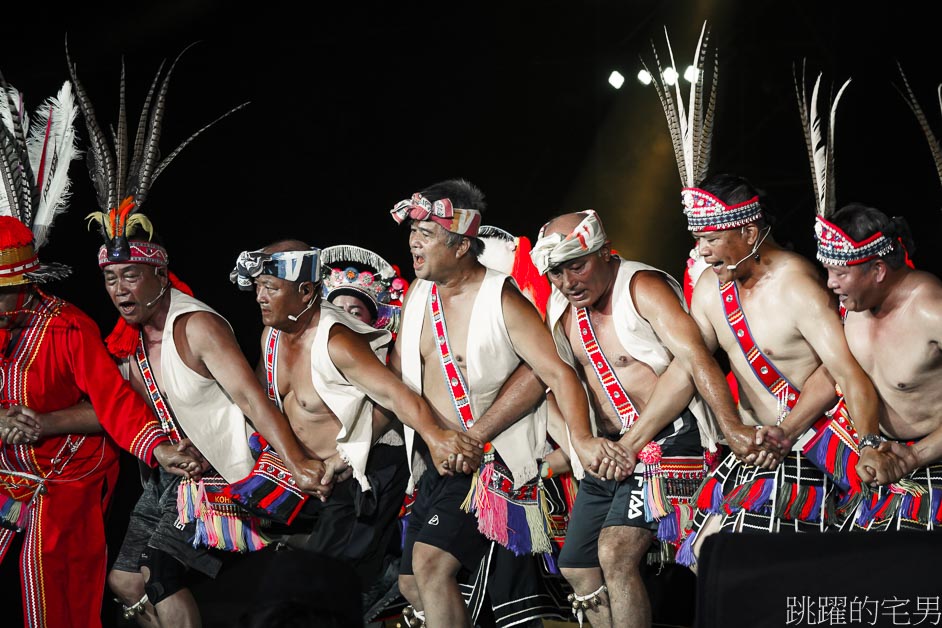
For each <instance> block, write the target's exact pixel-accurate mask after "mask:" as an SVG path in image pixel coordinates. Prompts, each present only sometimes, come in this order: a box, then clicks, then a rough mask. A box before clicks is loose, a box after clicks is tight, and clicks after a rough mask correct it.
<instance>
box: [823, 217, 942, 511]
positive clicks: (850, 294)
mask: <svg viewBox="0 0 942 628" xmlns="http://www.w3.org/2000/svg"><path fill="white" fill-rule="evenodd" d="M818 221H819V226H818V228H817V231H818V233H819V234H820V235H819V237H818V260H819V261H821V262H822V263H823V264H824V268H825V269H826V270H827V273H828V287H829V288H831V290H833V291H834V293H835V294H836V295H837V296H838V298H839V300H840V302H841V305H843V306H844V308H846V310H847V315H846V318H845V319H844V334H845V336H846V337H847V344H848V345H849V346H850V350H851V353H853V354H854V357H855V358H856V359H857V361H858V362H859V363H860V366H861V367H862V368H863V370H864V371H865V372H866V373H867V375H869V376H870V380H871V381H872V382H873V385H874V387H875V388H876V390H877V394H878V395H879V397H880V405H879V413H880V414H879V416H880V429H881V431H882V432H883V434H886V436H888V437H889V439H890V440H887V439H885V438H884V437H883V436H882V435H879V434H876V433H873V434H871V435H870V437H869V438H867V440H865V441H862V442H861V447H864V446H867V445H869V446H870V447H876V448H878V449H880V450H890V451H893V452H894V453H895V454H896V455H898V456H899V459H900V461H901V465H900V474H901V475H902V474H906V475H907V476H908V479H910V480H913V481H915V482H917V483H918V484H921V485H923V486H924V487H926V488H927V489H928V488H930V487H931V486H938V485H939V482H940V481H942V465H940V464H939V463H940V461H942V412H940V410H942V378H940V375H942V354H940V352H939V342H940V339H942V282H940V281H939V279H938V277H936V276H934V275H931V274H929V273H926V272H922V271H918V270H914V269H913V267H912V263H911V262H910V260H909V256H910V253H911V252H912V251H913V242H912V237H911V236H910V233H909V227H908V226H907V225H906V222H905V221H904V220H903V219H902V218H899V217H897V218H892V219H891V218H889V217H888V216H887V215H886V214H884V213H883V212H881V211H879V210H877V209H874V208H872V207H867V206H864V205H860V204H851V205H847V206H845V207H843V208H842V209H841V210H840V211H838V212H836V213H835V214H834V215H833V216H831V217H830V218H829V220H824V219H820V218H819V219H818ZM828 232H829V233H830V235H833V236H836V237H833V238H832V237H822V236H824V235H825V234H827V233H828ZM909 441H914V442H913V444H912V446H907V445H906V443H907V442H909ZM864 451H866V449H865V450H864ZM886 479H888V480H889V481H895V480H897V479H899V478H898V477H896V476H895V475H893V476H889V477H888V478H886ZM881 483H882V482H881ZM927 495H931V493H927ZM927 498H928V497H927ZM885 499H886V493H885V492H880V493H878V494H877V495H874V496H873V498H872V501H871V502H869V503H865V504H864V506H865V509H866V510H868V511H875V510H877V509H874V508H872V506H873V505H874V504H875V503H877V501H879V500H885ZM906 499H912V498H911V497H908V498H904V499H903V500H898V501H896V505H897V507H896V508H891V509H888V510H886V511H884V512H883V513H882V514H881V515H880V516H879V517H877V518H874V517H873V516H869V517H865V518H863V519H861V520H857V521H855V522H854V525H855V527H861V528H864V529H877V530H886V529H891V528H898V527H902V528H918V529H930V530H932V529H937V528H936V525H937V524H938V521H937V520H935V517H936V515H937V508H938V507H937V506H936V510H935V511H933V509H929V511H927V512H926V513H924V514H923V515H921V516H917V517H916V520H914V519H913V518H912V517H901V516H900V512H901V511H902V510H903V508H900V506H901V505H903V502H904V501H905V500H906ZM914 512H917V513H918V512H919V508H916V509H915V511H914Z"/></svg>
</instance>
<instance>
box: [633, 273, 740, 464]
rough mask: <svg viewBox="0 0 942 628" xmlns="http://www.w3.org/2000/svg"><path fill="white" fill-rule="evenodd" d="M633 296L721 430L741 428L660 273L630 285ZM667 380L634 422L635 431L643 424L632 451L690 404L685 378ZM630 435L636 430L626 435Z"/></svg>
mask: <svg viewBox="0 0 942 628" xmlns="http://www.w3.org/2000/svg"><path fill="white" fill-rule="evenodd" d="M631 295H632V299H633V300H634V303H635V307H636V308H637V309H638V313H639V314H641V316H642V317H644V319H645V320H647V321H648V322H649V323H650V324H651V327H652V328H653V329H654V331H655V333H657V335H658V338H660V339H661V342H663V343H664V346H665V347H667V349H668V351H670V352H671V353H672V354H673V356H674V359H673V361H672V362H671V366H674V365H675V364H676V365H678V366H679V367H680V368H682V369H683V370H684V371H686V373H687V375H689V378H690V379H692V380H693V382H694V384H695V385H696V390H699V391H700V395H701V396H702V397H703V399H704V400H705V401H706V402H707V403H708V404H709V406H710V407H711V408H712V409H713V412H714V413H715V414H716V415H717V417H718V421H719V422H720V423H721V424H730V423H740V424H741V421H740V418H739V413H738V412H737V411H736V405H735V404H734V403H733V397H732V395H731V394H730V392H729V386H728V385H727V383H726V377H725V376H724V375H723V371H722V370H721V369H720V366H719V364H717V363H716V360H715V359H713V354H712V352H711V351H710V350H709V349H708V348H707V346H706V343H705V342H704V340H703V336H701V335H700V328H699V327H698V326H697V323H696V322H695V321H694V319H693V318H691V317H690V315H689V314H687V312H686V311H685V310H684V308H683V305H681V302H680V300H679V299H678V297H677V295H676V294H675V293H674V291H673V289H672V288H671V287H670V285H669V284H668V283H667V282H666V281H665V280H664V278H663V277H662V276H661V275H660V274H658V273H654V272H642V273H638V274H637V275H636V276H635V277H634V278H633V280H632V282H631ZM669 368H670V367H669ZM665 375H667V378H666V380H667V381H665V382H664V383H663V385H662V382H661V379H658V384H657V386H656V387H655V389H654V393H653V394H652V396H651V399H650V400H648V405H647V407H646V408H645V411H644V414H643V416H642V418H641V419H640V420H639V421H638V424H639V425H640V424H641V423H643V422H646V423H647V424H646V425H645V426H644V429H643V430H639V433H638V434H637V435H636V436H635V438H634V439H632V440H631V444H632V445H633V446H635V447H643V446H644V445H645V444H647V442H648V441H650V440H651V438H653V437H654V436H655V435H656V434H657V433H658V432H660V431H661V430H662V429H663V428H664V427H665V426H666V425H668V424H669V423H670V422H671V421H673V420H674V419H675V418H677V416H678V415H679V414H680V413H681V412H683V410H684V408H685V407H687V405H688V404H689V403H690V400H691V399H692V398H693V394H694V392H695V390H694V389H693V387H691V386H689V385H688V384H687V383H686V382H685V381H684V380H685V379H687V378H684V377H682V375H677V374H675V373H671V374H669V375H668V374H667V373H664V374H663V375H662V377H664V376H665ZM631 431H634V428H633V429H632V430H630V431H629V434H630V433H631ZM626 436H628V434H626ZM634 451H637V449H634Z"/></svg>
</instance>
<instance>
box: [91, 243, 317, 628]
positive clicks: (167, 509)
mask: <svg viewBox="0 0 942 628" xmlns="http://www.w3.org/2000/svg"><path fill="white" fill-rule="evenodd" d="M98 261H99V265H100V266H101V268H102V272H103V273H104V278H105V289H106V290H107V292H108V295H109V296H110V297H111V300H112V302H113V303H114V305H115V307H116V308H117V309H118V312H119V313H120V315H121V318H120V319H119V321H118V326H117V327H116V329H115V330H114V331H113V332H112V334H111V335H110V336H109V338H108V348H109V350H110V351H111V352H112V353H113V354H114V355H116V357H118V358H121V359H124V360H125V361H126V362H125V364H124V368H125V373H126V374H127V376H128V378H129V380H130V382H131V385H132V387H134V388H135V389H136V390H137V391H138V393H140V394H141V395H142V396H143V397H144V398H145V399H148V400H149V401H150V402H151V406H152V409H153V410H154V413H155V415H156V416H157V417H158V418H159V419H160V422H161V426H162V427H163V429H164V431H165V432H166V433H168V434H169V435H170V436H171V439H172V440H174V442H184V443H191V444H192V450H193V451H194V452H198V453H199V454H200V455H201V456H202V457H203V458H204V459H205V460H206V462H207V463H208V465H207V468H206V469H205V470H204V471H207V472H208V471H209V470H210V467H211V469H212V470H213V472H212V473H211V474H209V475H208V476H207V475H204V478H203V480H208V478H209V477H213V478H216V479H217V480H218V482H217V484H218V485H217V486H215V488H217V489H221V488H222V487H223V486H224V485H225V484H226V483H229V482H236V481H238V480H240V479H242V478H244V477H245V476H246V475H248V474H249V472H250V471H251V470H252V466H253V458H252V453H251V451H250V450H249V446H248V435H249V434H250V433H251V432H252V431H253V430H252V426H251V425H249V424H248V423H247V422H246V418H248V419H249V420H251V421H252V424H253V425H254V427H255V429H256V430H258V431H259V432H261V433H262V434H263V435H264V436H265V438H267V439H268V440H269V442H271V443H272V444H273V445H274V446H276V447H278V448H279V451H280V452H283V459H284V461H285V464H286V465H287V468H288V470H290V472H291V474H292V476H293V478H294V481H295V483H296V486H297V487H298V488H299V489H300V490H303V491H309V492H310V493H312V494H317V493H323V492H324V491H325V485H324V484H322V482H321V480H322V476H323V475H324V465H323V463H322V462H321V461H319V460H316V459H314V458H313V457H311V456H310V455H309V454H308V453H307V452H305V451H304V449H303V447H302V445H301V443H300V442H299V441H298V439H297V438H296V437H295V435H294V434H293V433H292V431H291V427H290V425H289V424H288V421H287V420H285V417H284V416H283V415H282V414H281V413H280V412H278V409H277V408H276V407H275V406H274V405H273V404H272V403H271V402H270V401H269V399H268V398H267V396H266V394H265V391H264V390H262V387H261V386H260V385H259V383H258V381H257V380H256V378H255V375H254V373H253V370H252V368H251V366H249V364H248V362H247V360H246V359H245V356H244V355H243V354H242V350H241V348H240V347H239V344H238V342H237V340H236V338H235V335H234V334H233V332H232V329H231V328H230V327H229V324H228V323H227V322H226V320H225V319H224V318H222V317H221V316H220V315H219V314H217V313H216V312H215V311H213V310H212V309H211V308H209V306H207V305H205V304H204V303H202V302H200V301H198V300H196V299H195V298H193V297H192V296H189V295H188V294H187V293H186V292H188V289H187V288H186V286H185V284H182V283H181V282H179V280H177V279H176V277H175V276H173V273H170V272H169V271H168V268H167V264H168V256H167V251H166V249H164V248H163V247H162V246H160V245H159V244H157V243H155V242H151V241H149V240H145V239H143V238H141V239H131V240H127V239H123V240H122V241H119V238H114V239H109V240H107V241H106V243H105V244H104V245H103V246H102V247H101V248H100V250H99V255H98ZM192 488H194V489H195V488H196V486H195V485H193V486H192ZM326 488H329V487H326ZM195 493H197V491H194V494H195ZM198 493H199V494H200V495H208V494H209V493H211V491H198ZM212 494H213V495H221V493H218V492H215V491H213V492H212ZM177 495H178V489H177V482H176V481H174V480H173V478H170V477H166V476H165V475H163V474H161V475H157V476H154V475H152V476H150V477H148V479H147V482H146V483H145V486H144V493H143V495H142V496H141V499H140V500H139V501H138V504H137V505H136V506H135V509H134V511H133V512H132V515H131V521H130V522H129V525H128V531H127V533H126V535H125V540H124V543H123V545H122V548H121V550H120V552H119V556H118V558H117V559H116V561H115V565H114V567H113V569H112V571H111V572H110V573H109V575H108V584H109V586H110V587H111V589H112V591H114V592H115V593H116V594H117V595H118V596H119V598H120V599H121V601H122V602H123V603H124V604H125V606H126V607H127V611H126V615H127V616H128V617H134V616H136V615H142V616H141V617H139V620H140V621H141V622H142V623H144V624H145V625H147V622H151V624H153V623H154V622H155V621H158V619H159V621H160V622H161V623H162V624H164V625H174V626H189V625H197V624H198V622H199V611H198V609H197V606H196V601H195V600H194V599H193V596H192V594H191V593H190V591H189V589H188V588H187V582H188V578H189V575H188V572H189V571H190V570H196V571H197V572H200V573H203V574H205V575H208V576H211V577H215V576H216V575H217V574H218V572H219V569H220V568H221V566H222V561H221V559H220V557H218V556H216V555H214V554H213V551H212V550H208V549H206V548H205V547H200V548H196V547H194V546H193V535H194V526H195V528H196V529H197V530H200V529H202V530H203V532H204V540H205V536H206V534H207V533H208V534H210V535H212V529H211V528H212V526H211V525H209V523H208V522H207V520H203V519H200V520H199V521H193V522H192V525H187V526H186V527H185V529H181V527H180V526H178V525H177V519H178V517H179V516H180V514H181V513H180V512H179V511H178V502H177ZM226 501H227V500H226V499H225V498H220V502H219V503H218V505H217V507H218V508H219V512H220V516H221V517H222V519H223V521H224V522H228V523H229V524H231V526H229V525H227V523H223V526H224V528H226V529H229V530H233V529H237V530H239V535H238V536H239V537H240V538H227V539H225V540H226V541H228V542H229V544H230V545H231V546H229V547H225V549H233V550H234V549H240V550H245V549H258V548H259V547H260V546H261V544H262V543H263V541H261V540H260V537H259V536H258V531H257V530H254V529H251V527H252V523H251V520H250V519H248V518H246V517H244V516H243V514H244V513H240V512H237V511H234V509H233V508H232V506H231V504H230V505H229V506H227V505H226V504H225V502H226ZM202 506H207V507H209V505H208V504H202ZM204 512H208V510H204ZM214 512H215V511H214ZM243 534H244V537H243V536H242V535H243ZM215 541H217V542H208V543H201V545H211V546H214V547H220V548H222V547H223V545H225V543H223V542H222V540H221V539H215ZM145 594H146V595H145Z"/></svg>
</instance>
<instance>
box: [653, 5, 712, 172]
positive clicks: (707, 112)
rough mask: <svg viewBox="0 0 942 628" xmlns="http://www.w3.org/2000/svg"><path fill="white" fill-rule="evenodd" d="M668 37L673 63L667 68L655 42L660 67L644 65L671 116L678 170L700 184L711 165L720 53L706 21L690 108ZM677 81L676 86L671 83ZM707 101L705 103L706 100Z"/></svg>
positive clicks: (670, 124)
mask: <svg viewBox="0 0 942 628" xmlns="http://www.w3.org/2000/svg"><path fill="white" fill-rule="evenodd" d="M664 39H665V40H666V42H667V54H668V58H669V59H670V66H669V67H668V68H664V67H663V66H662V65H661V60H660V58H659V57H658V54H657V46H656V45H654V42H651V48H652V49H653V51H654V66H655V69H656V70H657V71H656V72H652V71H651V70H650V69H648V67H647V65H645V63H644V60H643V59H642V61H641V64H642V65H643V66H644V69H645V71H647V72H648V74H649V75H650V76H651V83H652V85H654V88H655V90H656V91H657V96H658V99H659V100H660V101H661V108H662V109H663V110H664V115H665V117H666V118H667V127H668V129H669V130H670V134H671V143H672V144H673V147H674V157H675V159H676V160H677V170H678V172H679V173H680V182H681V184H682V185H683V186H684V187H688V188H692V187H696V186H697V185H698V184H699V183H700V182H701V181H702V180H703V179H704V178H705V177H706V174H707V171H708V170H709V168H710V148H711V143H712V141H713V117H714V112H715V109H716V86H717V79H718V76H719V65H718V60H719V53H718V52H717V51H716V49H714V50H713V51H712V54H711V52H710V29H709V27H708V26H707V23H706V22H704V23H703V28H702V29H701V30H700V40H699V41H698V42H697V51H696V53H695V54H694V58H693V66H692V67H694V68H696V71H697V75H696V77H695V79H694V80H693V81H691V84H690V94H689V96H688V101H687V108H686V109H685V108H684V98H683V94H682V93H681V89H680V77H679V76H676V67H677V66H676V64H675V63H674V51H673V48H672V47H671V40H670V36H669V35H668V34H667V29H666V28H665V29H664ZM670 72H673V73H674V79H673V81H670V80H668V78H667V77H668V76H670V74H669V73H670ZM671 83H673V85H674V89H673V90H672V89H671V87H670V85H671ZM704 101H705V102H704Z"/></svg>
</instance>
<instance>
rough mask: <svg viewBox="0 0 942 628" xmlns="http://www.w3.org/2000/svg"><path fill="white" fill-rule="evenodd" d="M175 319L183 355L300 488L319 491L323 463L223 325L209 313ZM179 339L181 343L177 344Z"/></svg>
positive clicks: (320, 488) (320, 492) (320, 493)
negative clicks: (232, 404) (267, 446)
mask: <svg viewBox="0 0 942 628" xmlns="http://www.w3.org/2000/svg"><path fill="white" fill-rule="evenodd" d="M176 324H177V325H181V324H182V325H185V330H184V334H182V335H181V334H178V333H177V331H178V330H177V329H175V330H174V340H175V342H177V349H178V351H180V354H181V356H183V358H184V360H187V359H188V358H189V359H190V360H195V361H196V362H197V363H198V365H199V366H201V367H202V368H203V369H205V370H206V371H208V373H209V374H210V376H211V377H213V378H214V379H215V380H216V381H217V382H218V383H219V385H220V386H222V388H223V390H225V391H226V393H227V394H228V395H229V396H230V397H231V398H232V400H233V402H235V404H236V405H237V406H238V407H239V409H240V410H242V413H243V414H244V415H245V416H247V417H248V418H249V419H250V420H251V421H252V424H253V425H254V426H255V429H256V430H258V432H259V433H260V434H261V435H262V436H264V437H265V440H267V441H268V442H269V443H270V444H271V446H272V447H273V448H274V449H275V451H277V452H278V455H279V456H281V458H282V459H283V460H284V461H285V464H286V465H287V466H288V470H289V471H291V474H292V475H293V476H294V480H295V482H297V484H298V486H299V487H300V488H301V489H302V490H305V491H307V492H312V493H317V494H319V495H321V496H322V497H323V496H325V495H324V493H323V491H324V489H323V488H322V485H321V483H320V480H321V478H322V476H323V465H322V464H321V463H320V461H318V460H315V459H313V458H311V457H309V456H308V455H307V454H306V453H305V452H304V450H303V449H302V448H301V444H300V443H299V442H298V440H297V438H296V437H295V435H294V432H293V431H292V430H291V426H290V424H289V423H288V420H287V419H286V418H285V416H284V415H283V414H282V413H281V412H279V411H278V409H277V408H276V407H275V404H274V403H273V402H272V401H271V400H270V399H269V398H268V394H267V393H266V392H265V390H264V389H263V388H262V386H261V385H260V384H259V381H258V379H257V378H256V376H255V373H254V372H253V371H252V368H251V367H250V366H249V363H248V361H247V360H246V359H245V356H244V355H243V354H242V350H241V349H240V347H239V344H238V341H236V338H235V335H234V334H233V333H232V330H231V329H230V328H229V325H228V324H226V322H225V321H224V320H223V319H222V318H221V317H219V316H216V315H214V314H211V313H209V312H196V313H194V314H190V315H183V316H181V317H179V318H177V322H176ZM183 338H185V343H186V346H185V347H181V346H180V345H181V342H180V339H183ZM197 370H199V369H197Z"/></svg>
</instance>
